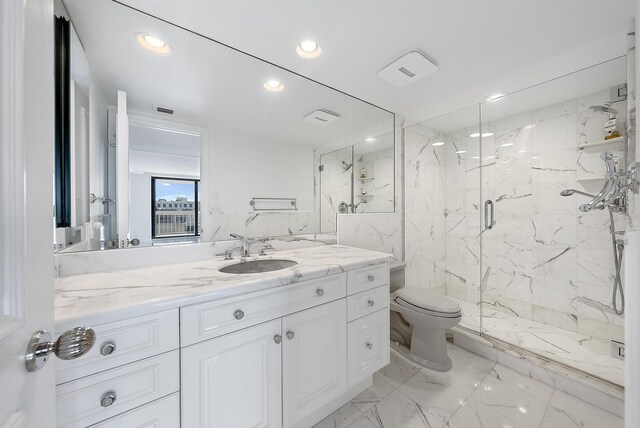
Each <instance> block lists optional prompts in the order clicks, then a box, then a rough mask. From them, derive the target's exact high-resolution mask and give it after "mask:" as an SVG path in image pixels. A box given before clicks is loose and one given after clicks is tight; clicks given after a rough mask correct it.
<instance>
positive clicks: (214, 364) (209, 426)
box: [180, 263, 389, 428]
mask: <svg viewBox="0 0 640 428" xmlns="http://www.w3.org/2000/svg"><path fill="white" fill-rule="evenodd" d="M388 278H389V268H388V265H387V264H386V263H385V264H382V265H375V266H371V267H367V268H363V269H358V270H356V271H353V272H351V271H350V272H346V273H343V274H338V275H331V276H328V277H325V278H322V279H318V280H311V281H303V282H299V283H296V284H291V285H288V286H284V287H279V288H278V289H276V290H269V291H266V292H260V293H253V294H252V295H248V296H241V297H235V298H230V299H223V300H218V301H212V302H206V303H202V304H197V305H192V306H188V307H183V308H181V312H180V315H181V316H180V319H181V324H180V330H181V339H182V344H183V346H184V345H185V344H188V345H187V346H185V347H183V348H182V351H181V352H182V354H181V367H182V376H181V382H182V384H181V393H182V412H181V414H182V427H183V428H218V427H234V428H235V427H237V428H243V427H252V428H253V427H269V428H283V427H284V428H303V427H309V426H311V425H313V424H315V423H317V422H318V421H319V420H321V419H322V418H323V417H324V416H327V415H328V414H329V413H331V412H332V411H334V410H336V409H338V408H339V407H340V406H342V405H343V404H344V403H346V402H347V401H348V400H350V399H352V398H353V397H355V396H356V395H357V394H358V393H360V392H361V391H362V390H363V389H366V387H368V386H369V385H370V384H371V379H370V377H371V375H372V374H373V373H374V372H375V371H376V370H378V369H380V368H382V367H384V366H385V365H386V364H388V362H389V309H388V307H389V283H388V282H389V280H388ZM348 290H351V292H348ZM380 329H382V331H380ZM234 330H235V331H234Z"/></svg>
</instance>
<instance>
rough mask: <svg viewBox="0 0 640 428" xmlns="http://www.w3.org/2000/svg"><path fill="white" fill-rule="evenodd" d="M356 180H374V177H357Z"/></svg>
mask: <svg viewBox="0 0 640 428" xmlns="http://www.w3.org/2000/svg"><path fill="white" fill-rule="evenodd" d="M356 180H362V181H365V180H373V177H356Z"/></svg>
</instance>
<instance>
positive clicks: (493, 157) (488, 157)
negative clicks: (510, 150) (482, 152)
mask: <svg viewBox="0 0 640 428" xmlns="http://www.w3.org/2000/svg"><path fill="white" fill-rule="evenodd" d="M495 158H496V157H495V156H493V155H489V156H485V159H495Z"/></svg>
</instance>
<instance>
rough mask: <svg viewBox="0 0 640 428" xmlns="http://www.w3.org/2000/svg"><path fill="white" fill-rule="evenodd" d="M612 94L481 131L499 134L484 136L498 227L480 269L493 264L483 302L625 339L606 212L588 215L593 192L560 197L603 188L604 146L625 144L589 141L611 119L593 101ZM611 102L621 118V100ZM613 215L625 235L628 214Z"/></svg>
mask: <svg viewBox="0 0 640 428" xmlns="http://www.w3.org/2000/svg"><path fill="white" fill-rule="evenodd" d="M608 99H609V93H608V91H607V92H602V93H597V94H593V95H589V96H586V97H583V98H579V99H577V100H572V101H568V102H565V103H561V104H557V105H553V106H550V107H546V108H542V109H538V110H535V111H532V112H528V113H524V114H520V115H517V116H513V117H508V118H506V119H501V120H497V121H495V122H490V123H485V124H483V131H485V130H486V131H489V132H493V133H494V136H493V137H490V138H486V139H483V153H482V156H483V160H482V161H483V165H484V168H483V185H484V187H483V198H491V199H493V200H494V201H495V204H496V226H495V227H494V228H493V229H492V230H490V231H486V232H484V234H483V255H484V259H483V265H484V268H485V272H483V274H487V273H486V272H487V271H486V269H487V268H491V271H490V272H489V273H488V274H487V283H486V288H484V293H483V302H484V303H485V305H490V306H492V307H493V308H495V309H496V310H500V311H503V312H508V313H512V314H515V315H517V316H519V317H524V318H529V319H532V320H534V321H538V322H542V323H545V324H551V325H554V326H557V327H560V328H563V329H567V330H571V331H576V332H578V333H582V334H585V335H588V336H595V337H600V338H604V339H617V340H622V339H623V336H624V333H623V322H624V317H623V316H618V315H615V314H614V312H613V309H612V307H611V295H612V292H613V281H614V276H615V268H614V261H613V249H612V244H611V237H610V234H609V214H608V211H606V210H604V211H598V210H594V211H592V212H589V213H582V212H580V211H579V210H578V207H579V206H580V205H581V204H583V203H585V202H587V201H588V198H587V197H584V196H580V195H573V196H570V197H562V196H560V191H561V190H563V189H578V190H581V191H585V192H587V193H593V194H595V193H597V192H598V191H599V190H600V189H601V188H602V185H603V184H604V181H603V180H602V179H601V178H602V177H603V176H604V163H603V162H602V160H601V159H600V158H599V155H600V153H601V152H603V151H605V150H609V151H613V152H614V153H618V154H620V153H621V152H620V150H621V146H622V145H621V144H615V143H612V144H606V145H600V146H594V147H587V146H588V145H589V144H593V143H596V142H599V141H602V140H603V139H604V131H603V128H604V123H605V121H606V120H607V119H608V116H607V115H601V114H597V113H594V112H592V111H591V110H589V106H591V105H603V104H604V102H605V101H607V100H608ZM615 108H616V109H617V110H618V111H619V112H620V114H619V115H618V120H619V121H620V120H624V118H625V116H626V111H625V109H624V103H618V104H616V105H615ZM620 129H623V125H622V126H621V127H620ZM621 164H622V162H621ZM448 184H449V183H448ZM451 185H455V182H452V183H451ZM614 216H615V221H616V229H617V230H618V231H619V232H623V231H624V230H625V228H626V226H627V218H626V216H625V215H622V214H615V215H614ZM619 236H620V235H619Z"/></svg>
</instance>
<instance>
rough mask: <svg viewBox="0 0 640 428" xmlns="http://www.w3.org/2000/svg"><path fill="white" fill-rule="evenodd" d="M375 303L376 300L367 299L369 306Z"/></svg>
mask: <svg viewBox="0 0 640 428" xmlns="http://www.w3.org/2000/svg"><path fill="white" fill-rule="evenodd" d="M375 304H376V302H375V301H373V300H371V299H369V301H367V305H369V306H373V305H375Z"/></svg>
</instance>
